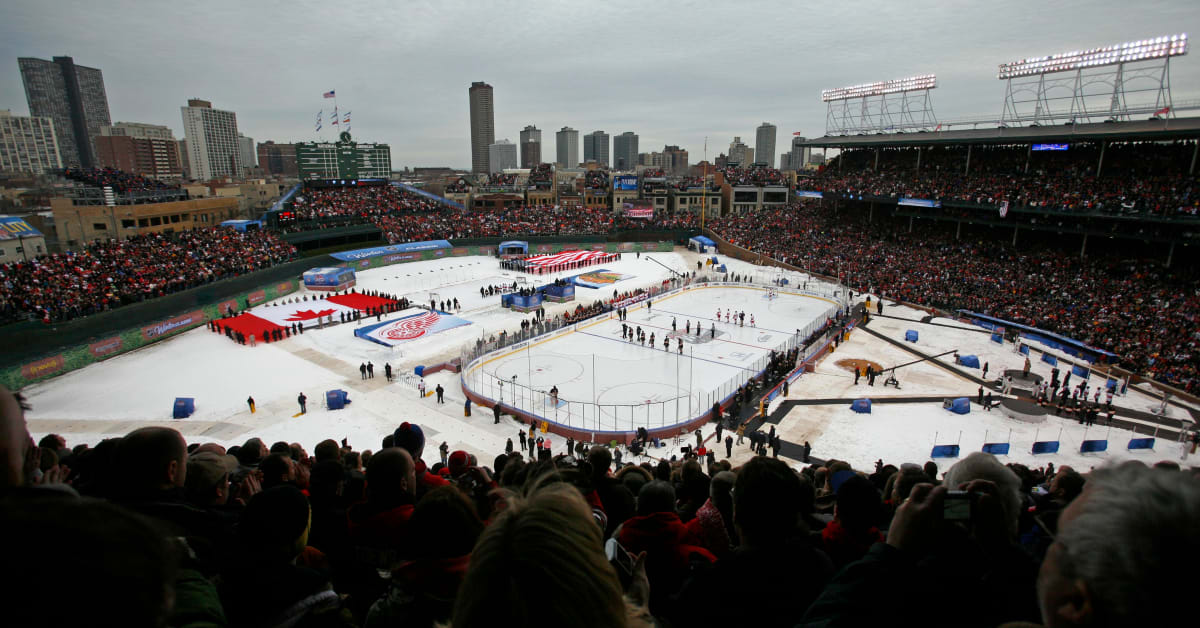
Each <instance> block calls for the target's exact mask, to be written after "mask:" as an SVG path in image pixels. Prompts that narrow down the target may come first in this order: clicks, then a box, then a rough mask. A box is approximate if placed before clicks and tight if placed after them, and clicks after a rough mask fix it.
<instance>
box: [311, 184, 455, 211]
mask: <svg viewBox="0 0 1200 628" xmlns="http://www.w3.org/2000/svg"><path fill="white" fill-rule="evenodd" d="M292 207H293V211H294V212H295V215H296V218H297V219H298V220H313V219H318V218H321V219H324V218H334V217H360V218H369V217H372V216H382V215H387V214H399V213H409V214H413V213H426V212H435V211H440V210H443V209H445V208H446V206H445V205H443V204H441V203H438V202H437V201H434V200H432V199H430V198H428V197H426V196H422V195H420V194H416V193H414V192H410V191H408V190H405V189H404V188H401V187H397V186H394V185H371V186H358V187H336V188H308V189H306V190H304V191H303V192H301V193H299V194H297V196H296V198H295V199H294V200H293V202H292Z"/></svg>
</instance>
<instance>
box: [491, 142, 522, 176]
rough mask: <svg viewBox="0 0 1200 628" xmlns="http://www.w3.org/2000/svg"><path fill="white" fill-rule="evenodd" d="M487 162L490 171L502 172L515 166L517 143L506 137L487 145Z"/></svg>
mask: <svg viewBox="0 0 1200 628" xmlns="http://www.w3.org/2000/svg"><path fill="white" fill-rule="evenodd" d="M488 164H489V165H490V166H491V169H492V172H503V171H505V170H508V169H510V168H516V167H517V145H516V144H513V143H512V142H510V141H508V140H507V139H503V140H500V141H498V142H496V143H495V144H492V145H491V146H488Z"/></svg>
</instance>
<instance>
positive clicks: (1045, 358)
mask: <svg viewBox="0 0 1200 628" xmlns="http://www.w3.org/2000/svg"><path fill="white" fill-rule="evenodd" d="M1042 362H1045V363H1046V364H1049V365H1050V366H1058V358H1056V357H1054V356H1052V355H1050V354H1049V353H1043V354H1042Z"/></svg>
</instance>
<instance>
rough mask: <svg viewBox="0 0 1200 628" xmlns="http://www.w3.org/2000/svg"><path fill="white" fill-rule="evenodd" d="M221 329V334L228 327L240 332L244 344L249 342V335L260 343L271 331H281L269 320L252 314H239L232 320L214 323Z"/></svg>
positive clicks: (224, 319) (218, 320)
mask: <svg viewBox="0 0 1200 628" xmlns="http://www.w3.org/2000/svg"><path fill="white" fill-rule="evenodd" d="M215 322H216V323H217V325H220V327H221V334H224V333H225V328H226V327H228V328H230V329H232V330H234V331H240V332H242V334H244V335H245V336H246V342H249V341H250V335H251V334H253V335H254V337H255V338H256V339H258V341H259V342H261V341H262V339H263V336H264V334H266V332H268V331H271V330H273V329H283V328H282V327H280V326H279V325H276V324H275V323H272V322H271V321H269V320H266V319H262V318H259V317H257V316H254V315H252V314H239V315H237V316H235V317H233V318H221V319H217V320H216V321H215Z"/></svg>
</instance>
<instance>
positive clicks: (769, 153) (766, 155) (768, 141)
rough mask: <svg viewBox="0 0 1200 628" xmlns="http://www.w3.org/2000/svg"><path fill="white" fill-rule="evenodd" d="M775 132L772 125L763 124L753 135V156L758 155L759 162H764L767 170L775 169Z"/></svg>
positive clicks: (768, 123)
mask: <svg viewBox="0 0 1200 628" xmlns="http://www.w3.org/2000/svg"><path fill="white" fill-rule="evenodd" d="M775 132H776V128H775V125H774V124H771V123H770V122H763V123H762V124H760V125H758V129H757V130H756V131H755V133H754V154H755V155H758V160H759V161H762V162H766V164H767V167H768V168H774V167H775ZM743 165H746V166H748V165H750V164H743Z"/></svg>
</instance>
